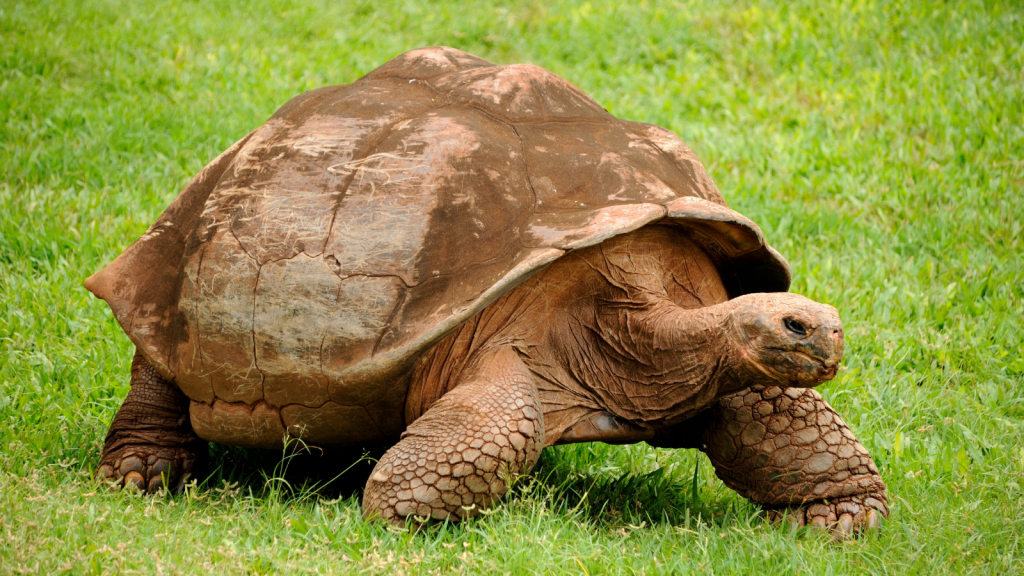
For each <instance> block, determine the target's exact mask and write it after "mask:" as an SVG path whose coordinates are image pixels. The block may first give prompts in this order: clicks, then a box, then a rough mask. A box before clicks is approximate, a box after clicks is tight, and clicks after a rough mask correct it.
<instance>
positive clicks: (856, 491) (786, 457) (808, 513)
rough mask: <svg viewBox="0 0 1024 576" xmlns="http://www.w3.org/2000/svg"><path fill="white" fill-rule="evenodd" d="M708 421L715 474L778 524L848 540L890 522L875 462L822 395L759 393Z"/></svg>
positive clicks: (735, 398) (773, 389)
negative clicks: (785, 522)
mask: <svg viewBox="0 0 1024 576" xmlns="http://www.w3.org/2000/svg"><path fill="white" fill-rule="evenodd" d="M702 419H703V421H704V422H705V427H704V429H703V433H702V442H701V444H702V446H701V447H702V449H703V451H704V452H705V453H706V454H707V455H708V457H709V458H710V459H711V462H712V464H714V466H715V473H716V474H717V475H718V477H719V478H721V479H722V481H723V482H724V483H725V484H726V486H728V487H730V488H732V489H733V490H736V491H737V492H738V493H739V494H741V495H742V496H744V497H746V498H748V499H750V500H752V501H754V502H757V503H758V504H761V505H762V506H764V507H765V508H766V514H767V516H768V518H769V519H770V520H773V521H778V520H781V519H782V518H783V517H787V518H789V520H790V521H791V522H793V523H795V524H796V525H798V526H804V525H810V526H817V527H819V528H821V529H828V530H829V531H830V532H831V533H832V535H833V536H835V537H836V538H838V539H843V538H845V537H847V536H850V535H852V534H855V533H858V532H861V531H863V530H868V529H872V528H875V527H877V526H878V525H879V523H880V517H881V518H885V517H888V515H889V507H888V498H887V497H886V490H885V483H884V482H882V478H881V477H880V476H879V475H878V468H877V467H876V466H875V463H874V461H872V460H871V456H870V455H869V454H868V451H867V450H866V449H865V448H864V447H863V446H862V445H861V444H860V442H857V439H856V437H854V435H853V432H851V431H850V428H849V427H848V426H847V425H846V423H845V422H843V420H842V418H840V417H839V415H838V414H836V412H835V410H833V409H832V407H831V406H829V405H828V403H827V402H825V399H824V398H822V397H821V394H819V393H817V392H815V391H814V390H811V389H809V388H786V389H783V388H779V387H777V386H769V387H764V386H753V387H751V388H750V389H748V390H745V391H743V392H739V393H737V394H734V395H732V396H728V397H726V398H723V399H722V400H720V401H719V402H718V404H717V405H716V406H715V407H713V408H711V409H710V410H708V411H707V413H705V414H704V415H702Z"/></svg>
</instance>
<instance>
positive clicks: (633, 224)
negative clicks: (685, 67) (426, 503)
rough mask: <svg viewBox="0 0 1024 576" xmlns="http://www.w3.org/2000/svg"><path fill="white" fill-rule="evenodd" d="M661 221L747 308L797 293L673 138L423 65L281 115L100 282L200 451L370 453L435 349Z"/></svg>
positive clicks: (485, 78) (436, 58)
mask: <svg viewBox="0 0 1024 576" xmlns="http://www.w3.org/2000/svg"><path fill="white" fill-rule="evenodd" d="M653 222H662V223H669V224H676V225H678V226H680V227H682V228H684V229H686V230H687V231H688V232H689V234H690V236H691V237H692V238H695V239H696V240H697V241H699V242H700V243H701V244H702V245H703V246H704V247H705V248H706V249H707V250H708V251H709V252H710V253H711V254H712V255H713V257H714V258H716V260H717V262H718V264H719V266H720V269H721V271H722V276H723V279H724V280H725V282H726V284H727V288H728V289H729V292H730V294H731V295H733V296H736V295H740V294H744V293H748V292H766V291H784V290H786V289H787V288H788V286H789V270H788V265H787V264H786V262H785V260H784V259H783V258H782V257H781V256H779V255H778V253H776V252H775V251H774V250H772V249H771V248H770V247H768V246H767V245H766V244H765V242H764V239H763V238H762V235H761V232H760V230H759V229H758V227H757V226H756V225H755V224H754V223H752V222H751V221H749V220H748V219H746V218H745V217H743V216H742V215H740V214H738V213H736V212H734V211H732V210H730V209H729V208H727V207H726V205H725V201H724V200H723V199H722V196H721V194H720V193H719V191H718V190H717V188H716V187H715V185H714V183H713V182H712V181H711V179H710V178H709V177H708V175H707V173H706V171H705V170H704V168H703V166H701V164H700V162H699V161H698V160H697V158H696V157H695V156H694V155H693V153H692V152H691V151H690V149H689V148H688V147H687V146H686V145H685V144H684V143H683V142H682V141H681V140H680V139H679V138H678V137H677V136H675V135H674V134H672V133H671V132H669V131H668V130H665V129H664V128H660V127H658V126H653V125H649V124H641V123H636V122H627V121H623V120H619V119H617V118H615V117H613V116H611V115H610V114H609V113H608V112H607V111H606V110H604V109H603V108H602V107H601V106H600V105H598V104H597V103H596V102H594V101H593V100H592V99H590V98H589V97H588V96H587V95H586V94H584V93H583V92H582V91H580V90H579V89H578V88H576V87H575V86H573V85H572V84H570V83H569V82H567V81H566V80H564V79H562V78H560V77H559V76H556V75H555V74H552V73H551V72H548V71H547V70H544V69H542V68H538V67H536V66H531V65H525V64H517V65H510V66H495V65H492V64H491V63H489V62H487V61H485V60H482V59H480V58H477V57H475V56H471V55H469V54H466V53H464V52H460V51H458V50H454V49H451V48H444V47H436V48H425V49H421V50H415V51H412V52H408V53H406V54H403V55H401V56H398V57H396V58H395V59H393V60H391V61H389V62H387V63H386V64H384V65H383V66H381V67H380V68H378V69H376V70H374V71H373V72H371V73H369V74H367V75H366V76H365V77H363V78H361V79H359V80H358V81H356V82H354V83H352V84H349V85H344V86H331V87H326V88H321V89H318V90H313V91H311V92H307V93H305V94H302V95H300V96H298V97H296V98H294V99H293V100H291V101H290V102H288V103H287V104H285V105H284V106H283V107H282V108H281V109H280V110H279V111H278V112H277V113H276V114H274V116H273V117H271V118H270V120H269V121H268V122H267V123H266V124H264V125H263V126H261V127H259V128H258V129H256V130H255V131H253V132H252V133H250V134H249V135H247V136H246V137H245V138H243V139H242V140H240V141H239V142H238V143H236V144H235V145H234V146H232V147H231V148H230V149H228V150H227V151H225V152H224V153H223V154H221V155H220V156H219V157H218V158H217V159H215V160H214V161H213V162H211V163H210V165H209V166H207V167H206V168H204V170H203V171H202V172H200V173H199V174H198V175H197V176H196V177H195V179H194V180H193V181H192V182H191V183H190V184H189V185H188V186H187V187H186V188H185V189H184V190H183V191H182V193H181V194H180V195H179V196H178V198H177V199H176V200H175V201H174V203H172V204H171V206H170V207H168V209H167V210H166V211H165V212H164V214H163V215H162V216H161V217H160V219H159V220H158V221H157V222H156V223H155V224H154V225H153V226H152V227H151V228H150V229H149V231H147V232H146V234H145V235H143V236H142V238H140V239H139V240H138V241H137V242H135V243H134V244H133V245H132V246H131V247H129V248H128V249H127V250H126V251H125V252H124V253H123V254H122V255H121V256H120V257H118V258H117V259H116V260H115V261H114V262H113V263H111V264H110V265H109V266H108V267H107V268H105V269H104V270H102V271H100V272H98V273H97V274H95V275H94V276H92V277H90V278H89V279H88V280H87V281H86V286H87V288H89V289H90V290H91V291H93V292H94V293H95V294H96V295H97V296H99V297H100V298H103V299H104V300H106V301H107V303H108V304H109V305H110V307H111V308H112V309H113V311H114V314H115V316H116V318H117V320H118V322H119V323H120V324H121V326H122V327H123V328H124V330H125V332H126V333H127V334H128V336H129V337H130V338H131V340H132V341H133V342H134V343H135V344H136V345H137V346H138V348H139V350H140V351H141V352H142V353H143V355H145V357H146V358H147V359H148V360H149V361H150V362H151V363H152V364H153V366H154V367H155V368H156V369H157V370H158V371H159V372H160V373H161V374H162V375H163V376H164V377H166V378H170V379H173V380H174V381H175V382H176V383H177V385H178V386H179V387H180V388H181V389H182V390H183V391H184V392H185V393H186V394H187V395H188V396H189V398H191V399H192V400H193V404H192V418H193V424H194V425H195V426H196V429H197V432H199V433H200V435H201V436H203V437H207V438H208V439H215V438H216V437H217V436H218V432H217V430H216V429H215V428H216V427H217V426H220V425H222V424H223V425H235V424H237V425H244V426H253V427H256V428H259V427H264V428H265V430H263V431H254V436H253V438H252V439H251V441H250V442H248V443H249V444H251V445H265V444H267V443H268V441H267V440H266V439H267V438H273V437H274V436H275V435H276V438H277V439H278V440H277V442H279V441H280V437H281V435H282V433H283V431H284V430H285V429H287V430H289V432H292V433H293V434H295V435H302V436H303V437H304V438H307V439H309V440H310V441H313V442H316V443H320V444H358V443H360V442H363V441H369V440H373V439H384V438H394V437H396V436H397V434H399V433H400V432H401V430H402V429H404V426H405V423H404V422H403V418H402V413H403V405H404V401H405V396H406V388H405V386H406V384H405V383H404V379H403V377H402V376H403V375H404V374H406V373H407V372H408V370H409V368H410V366H411V364H412V362H413V361H414V360H415V359H416V357H417V356H418V355H419V354H420V353H421V352H423V351H424V350H425V349H427V348H429V347H430V346H431V345H433V344H434V343H436V342H437V341H438V340H439V339H441V338H442V337H443V336H444V335H445V334H447V333H449V332H450V331H451V330H453V329H454V328H456V327H457V326H458V325H460V324H461V323H462V322H464V321H466V320H467V319H468V318H470V317H471V316H472V315H474V314H476V313H477V312H479V311H480V310H481V309H482V308H483V307H484V306H486V305H487V304H488V303H490V302H492V301H493V300H494V299H495V298H497V297H498V296H500V295H501V294H502V293H504V292H506V291H508V290H509V289H511V288H512V287H514V286H515V285H516V284H518V283H520V282H522V281H523V280H525V279H526V278H528V277H530V276H531V275H532V274H534V273H535V272H537V271H538V270H540V269H542V268H544V267H545V266H547V265H549V264H551V263H552V262H553V261H555V260H557V259H558V258H559V257H561V256H563V255H564V254H566V253H567V252H568V251H570V250H573V249H576V248H581V247H585V246H591V245H594V244H597V243H600V242H602V241H603V240H605V239H607V238H610V237H612V236H615V235H618V234H623V233H627V232H630V231H632V230H635V229H637V228H639V227H641V226H644V225H647V224H650V223H653ZM233 415H234V416H233ZM232 418H236V420H237V422H235V423H234V424H232V423H231V422H229V421H230V420H231V419H232ZM339 423H345V424H343V425H342V424H339ZM204 427H205V428H204ZM204 432H205V433H204ZM270 443H271V444H273V442H270Z"/></svg>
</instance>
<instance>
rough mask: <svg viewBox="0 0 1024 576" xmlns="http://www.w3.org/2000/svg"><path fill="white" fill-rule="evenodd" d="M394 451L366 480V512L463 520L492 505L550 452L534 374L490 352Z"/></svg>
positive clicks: (511, 355) (507, 351) (401, 518)
mask: <svg viewBox="0 0 1024 576" xmlns="http://www.w3.org/2000/svg"><path fill="white" fill-rule="evenodd" d="M462 380H463V381H462V382H461V383H459V384H458V386H457V387H455V388H454V389H453V390H451V391H450V392H448V393H447V394H445V395H444V396H442V397H441V399H440V400H438V401H437V402H436V403H434V405H433V406H431V407H430V408H429V409H428V410H427V411H426V412H425V413H424V414H423V416H421V417H420V418H419V419H417V420H416V421H415V422H413V423H412V425H410V426H409V428H408V429H407V430H406V431H405V433H404V434H402V439H401V440H400V441H399V442H398V444H395V445H394V446H393V447H392V448H391V449H390V450H388V451H387V452H386V453H385V454H384V456H383V457H381V459H380V461H379V462H377V466H376V467H375V468H374V470H373V473H372V474H371V475H370V479H369V480H368V481H367V483H366V491H365V492H364V494H363V514H364V516H366V518H368V519H372V518H381V519H384V520H386V521H388V522H391V523H394V524H404V523H405V521H406V519H407V518H409V517H410V516H419V517H433V518H436V519H446V518H450V519H452V520H459V519H462V518H467V517H470V516H474V515H476V514H477V513H479V510H480V509H481V508H486V507H489V506H491V505H492V504H493V503H494V502H495V501H496V500H497V499H498V498H501V497H502V496H503V495H504V494H505V492H506V491H507V489H508V486H507V484H506V482H507V480H508V479H509V478H510V477H512V476H515V475H517V474H525V473H528V472H529V471H530V470H531V469H532V468H533V466H534V465H535V464H536V463H537V459H538V458H539V457H540V452H541V450H542V449H543V447H544V420H543V414H542V411H541V405H540V399H539V396H538V394H537V388H536V386H535V385H534V382H533V376H532V375H531V374H530V372H529V370H527V368H526V366H525V365H524V364H523V361H522V360H521V359H520V358H519V356H518V354H517V353H516V352H515V351H514V350H512V349H511V348H501V349H498V350H496V351H492V352H490V353H487V354H485V355H484V356H483V357H481V358H480V359H479V360H477V361H476V362H475V366H473V367H471V369H470V370H468V371H467V372H466V376H465V377H463V378H462Z"/></svg>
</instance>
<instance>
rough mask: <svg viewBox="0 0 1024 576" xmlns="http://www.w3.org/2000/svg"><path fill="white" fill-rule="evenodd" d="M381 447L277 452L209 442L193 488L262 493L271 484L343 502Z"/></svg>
mask: <svg viewBox="0 0 1024 576" xmlns="http://www.w3.org/2000/svg"><path fill="white" fill-rule="evenodd" d="M386 449H387V447H386V446H368V447H365V448H329V449H322V448H319V447H316V446H303V445H293V446H289V447H287V448H285V449H283V450H266V449H260V448H242V447H239V446H227V445H222V444H214V443H211V444H210V451H209V457H208V458H207V460H206V468H205V471H203V472H201V473H200V474H199V475H198V476H199V478H200V480H199V482H198V484H199V485H200V486H201V487H205V488H216V487H219V486H222V485H225V484H227V485H231V486H233V487H236V488H242V489H247V490H249V491H251V492H252V493H253V494H263V493H266V492H267V490H268V489H270V487H271V485H275V486H277V487H283V488H284V489H283V490H281V493H282V496H283V497H284V498H285V499H294V498H300V497H308V496H309V495H315V496H316V497H319V498H324V499H338V498H341V499H347V498H351V497H353V496H359V495H361V494H362V490H363V487H364V486H366V481H367V480H368V479H369V477H370V473H371V472H372V471H373V467H374V466H375V465H376V463H377V459H378V458H380V456H381V455H383V454H384V451H385V450H386Z"/></svg>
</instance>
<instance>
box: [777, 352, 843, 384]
mask: <svg viewBox="0 0 1024 576" xmlns="http://www.w3.org/2000/svg"><path fill="white" fill-rule="evenodd" d="M768 349H769V350H774V351H776V352H779V353H781V354H783V355H786V356H796V357H798V358H800V359H802V360H803V362H801V363H804V364H807V365H813V366H814V367H815V368H814V369H811V370H807V372H809V373H810V375H811V376H812V378H813V379H814V380H815V381H817V382H826V381H828V380H831V379H833V378H835V376H836V373H837V372H838V370H839V362H835V363H832V364H830V363H829V362H828V361H827V360H825V359H823V358H821V357H819V356H815V355H813V354H809V353H807V352H805V351H804V350H799V349H796V348H782V347H778V346H773V347H770V348H768ZM775 371H777V372H782V371H780V370H775ZM784 375H786V376H792V374H784ZM803 379H804V378H798V380H803Z"/></svg>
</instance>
